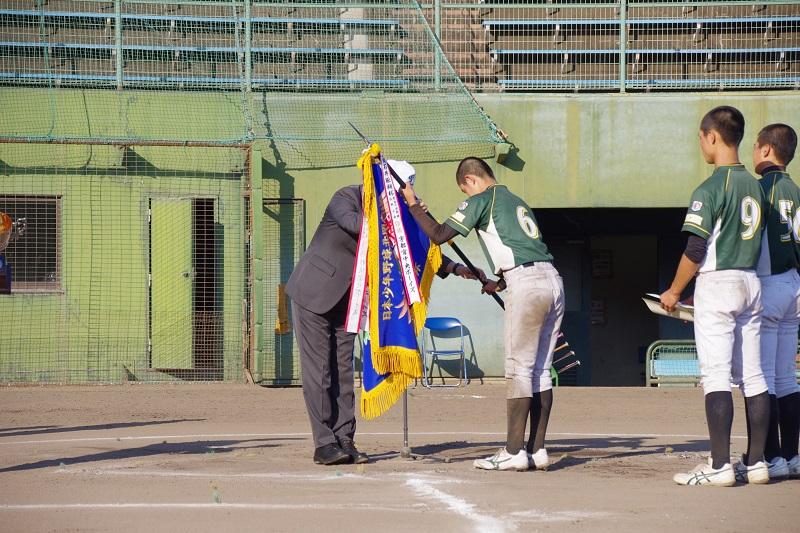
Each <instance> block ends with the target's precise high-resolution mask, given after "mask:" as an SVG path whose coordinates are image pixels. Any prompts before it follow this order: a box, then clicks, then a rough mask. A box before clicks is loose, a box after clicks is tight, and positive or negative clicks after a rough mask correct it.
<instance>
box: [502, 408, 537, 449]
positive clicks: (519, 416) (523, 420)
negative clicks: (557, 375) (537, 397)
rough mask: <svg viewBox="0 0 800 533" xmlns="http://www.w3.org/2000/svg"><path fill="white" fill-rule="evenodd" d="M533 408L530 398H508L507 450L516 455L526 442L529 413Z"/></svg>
mask: <svg viewBox="0 0 800 533" xmlns="http://www.w3.org/2000/svg"><path fill="white" fill-rule="evenodd" d="M530 410H531V399H530V398H512V399H510V400H506V418H507V424H508V435H507V438H506V451H508V453H510V454H511V455H516V454H518V453H519V451H520V450H521V449H522V445H523V444H524V443H525V426H526V425H527V423H528V413H529V412H530Z"/></svg>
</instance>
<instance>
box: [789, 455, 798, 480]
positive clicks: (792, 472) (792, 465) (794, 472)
mask: <svg viewBox="0 0 800 533" xmlns="http://www.w3.org/2000/svg"><path fill="white" fill-rule="evenodd" d="M786 465H787V466H788V467H789V477H791V478H798V477H800V455H795V456H794V457H792V458H791V459H789V460H788V461H786Z"/></svg>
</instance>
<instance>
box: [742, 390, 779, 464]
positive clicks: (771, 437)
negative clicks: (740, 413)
mask: <svg viewBox="0 0 800 533" xmlns="http://www.w3.org/2000/svg"><path fill="white" fill-rule="evenodd" d="M778 419H779V418H778V397H777V396H775V395H774V394H770V395H769V428H768V432H767V444H766V445H765V446H764V458H765V459H766V460H767V461H770V462H771V461H773V460H775V458H776V457H780V455H781V441H780V438H779V435H778ZM748 440H749V439H748Z"/></svg>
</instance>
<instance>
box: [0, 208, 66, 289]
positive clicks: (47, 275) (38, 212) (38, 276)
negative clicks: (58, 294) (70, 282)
mask: <svg viewBox="0 0 800 533" xmlns="http://www.w3.org/2000/svg"><path fill="white" fill-rule="evenodd" d="M0 211H2V212H4V213H6V214H8V215H9V216H10V217H11V220H12V221H14V222H16V223H17V226H18V227H24V230H23V231H22V232H21V233H20V234H19V235H17V236H16V238H12V241H11V243H10V244H9V245H8V248H6V250H5V252H4V254H5V257H6V261H7V262H8V263H9V264H10V265H11V269H12V280H13V281H12V284H11V292H48V291H58V290H61V197H60V196H16V195H0Z"/></svg>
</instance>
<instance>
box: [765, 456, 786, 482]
mask: <svg viewBox="0 0 800 533" xmlns="http://www.w3.org/2000/svg"><path fill="white" fill-rule="evenodd" d="M767 471H768V472H769V478H770V479H786V478H787V477H789V463H788V462H787V461H786V459H784V458H783V457H776V458H775V459H773V460H772V461H767Z"/></svg>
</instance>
